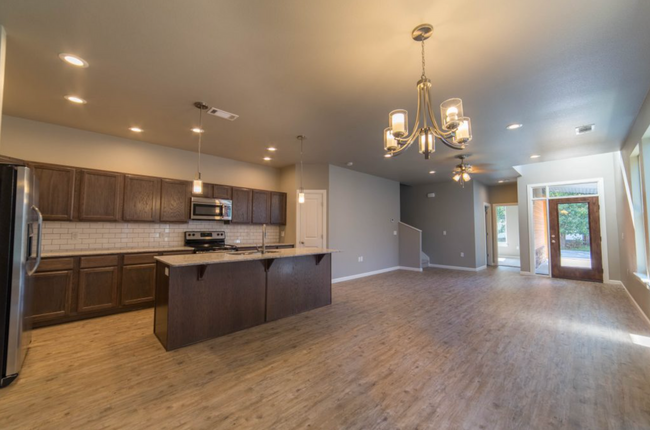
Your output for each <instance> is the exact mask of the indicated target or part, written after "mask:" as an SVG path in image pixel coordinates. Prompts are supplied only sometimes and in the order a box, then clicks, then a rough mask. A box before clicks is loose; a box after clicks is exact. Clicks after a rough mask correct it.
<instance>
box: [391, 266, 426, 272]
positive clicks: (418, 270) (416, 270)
mask: <svg viewBox="0 0 650 430" xmlns="http://www.w3.org/2000/svg"><path fill="white" fill-rule="evenodd" d="M397 269H398V270H410V271H412V272H421V271H422V269H421V268H419V267H406V266H397Z"/></svg>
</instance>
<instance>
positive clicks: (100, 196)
mask: <svg viewBox="0 0 650 430" xmlns="http://www.w3.org/2000/svg"><path fill="white" fill-rule="evenodd" d="M79 176H80V177H81V178H80V182H79V219H80V220H81V221H119V220H120V214H121V202H122V188H123V181H124V175H122V174H120V173H111V172H99V171H95V170H81V171H80V174H79Z"/></svg>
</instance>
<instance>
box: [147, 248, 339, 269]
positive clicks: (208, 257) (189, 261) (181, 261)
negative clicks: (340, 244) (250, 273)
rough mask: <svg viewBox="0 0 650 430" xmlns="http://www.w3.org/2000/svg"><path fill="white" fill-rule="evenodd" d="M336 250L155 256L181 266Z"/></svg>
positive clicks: (167, 262)
mask: <svg viewBox="0 0 650 430" xmlns="http://www.w3.org/2000/svg"><path fill="white" fill-rule="evenodd" d="M334 252H339V251H338V250H336V249H326V248H289V249H278V250H273V251H271V252H269V251H267V253H266V254H260V253H254V254H245V253H242V254H237V255H232V254H231V253H227V252H220V253H205V254H186V255H166V256H162V257H154V258H155V259H156V260H158V261H160V262H161V263H163V264H166V265H168V266H171V267H181V266H202V265H206V264H219V263H236V262H238V261H252V260H268V259H275V258H291V257H301V256H303V255H318V254H332V253H334Z"/></svg>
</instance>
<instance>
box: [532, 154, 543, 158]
mask: <svg viewBox="0 0 650 430" xmlns="http://www.w3.org/2000/svg"><path fill="white" fill-rule="evenodd" d="M539 157H541V155H539V154H533V155H531V156H530V158H539Z"/></svg>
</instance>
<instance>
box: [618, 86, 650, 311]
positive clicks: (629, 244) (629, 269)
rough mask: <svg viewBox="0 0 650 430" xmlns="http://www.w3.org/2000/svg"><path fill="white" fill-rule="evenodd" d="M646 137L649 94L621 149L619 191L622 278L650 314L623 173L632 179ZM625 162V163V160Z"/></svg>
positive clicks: (649, 128) (649, 122)
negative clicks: (636, 154)
mask: <svg viewBox="0 0 650 430" xmlns="http://www.w3.org/2000/svg"><path fill="white" fill-rule="evenodd" d="M643 139H650V97H646V100H645V102H644V103H643V106H642V107H641V111H640V112H639V116H638V117H637V119H636V121H635V122H634V125H633V126H632V129H631V130H630V133H629V134H628V136H627V138H626V139H625V144H624V145H623V148H622V149H621V154H620V158H619V160H618V161H619V166H621V165H622V168H621V169H620V172H619V174H618V175H617V177H616V189H617V191H618V199H617V208H618V213H619V218H618V221H619V237H620V238H621V241H620V255H619V257H620V258H619V262H620V268H621V270H620V275H621V277H620V280H621V281H622V282H623V284H624V285H625V288H627V290H628V291H629V292H630V295H631V296H632V297H633V298H634V301H636V303H637V304H638V305H639V307H640V308H641V309H642V310H643V312H644V313H645V314H646V316H648V317H649V318H650V290H648V288H647V287H646V286H645V285H644V284H643V283H642V282H641V281H640V280H639V279H638V278H637V277H636V276H634V272H635V271H636V246H635V237H634V224H633V222H632V217H633V214H632V213H631V212H630V206H629V202H628V195H627V191H626V187H625V182H624V180H623V177H624V176H625V177H626V178H627V183H628V184H629V183H630V154H631V153H632V151H633V150H634V147H635V146H636V145H638V144H640V143H641V142H642V140H643ZM621 162H622V163H621Z"/></svg>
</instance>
